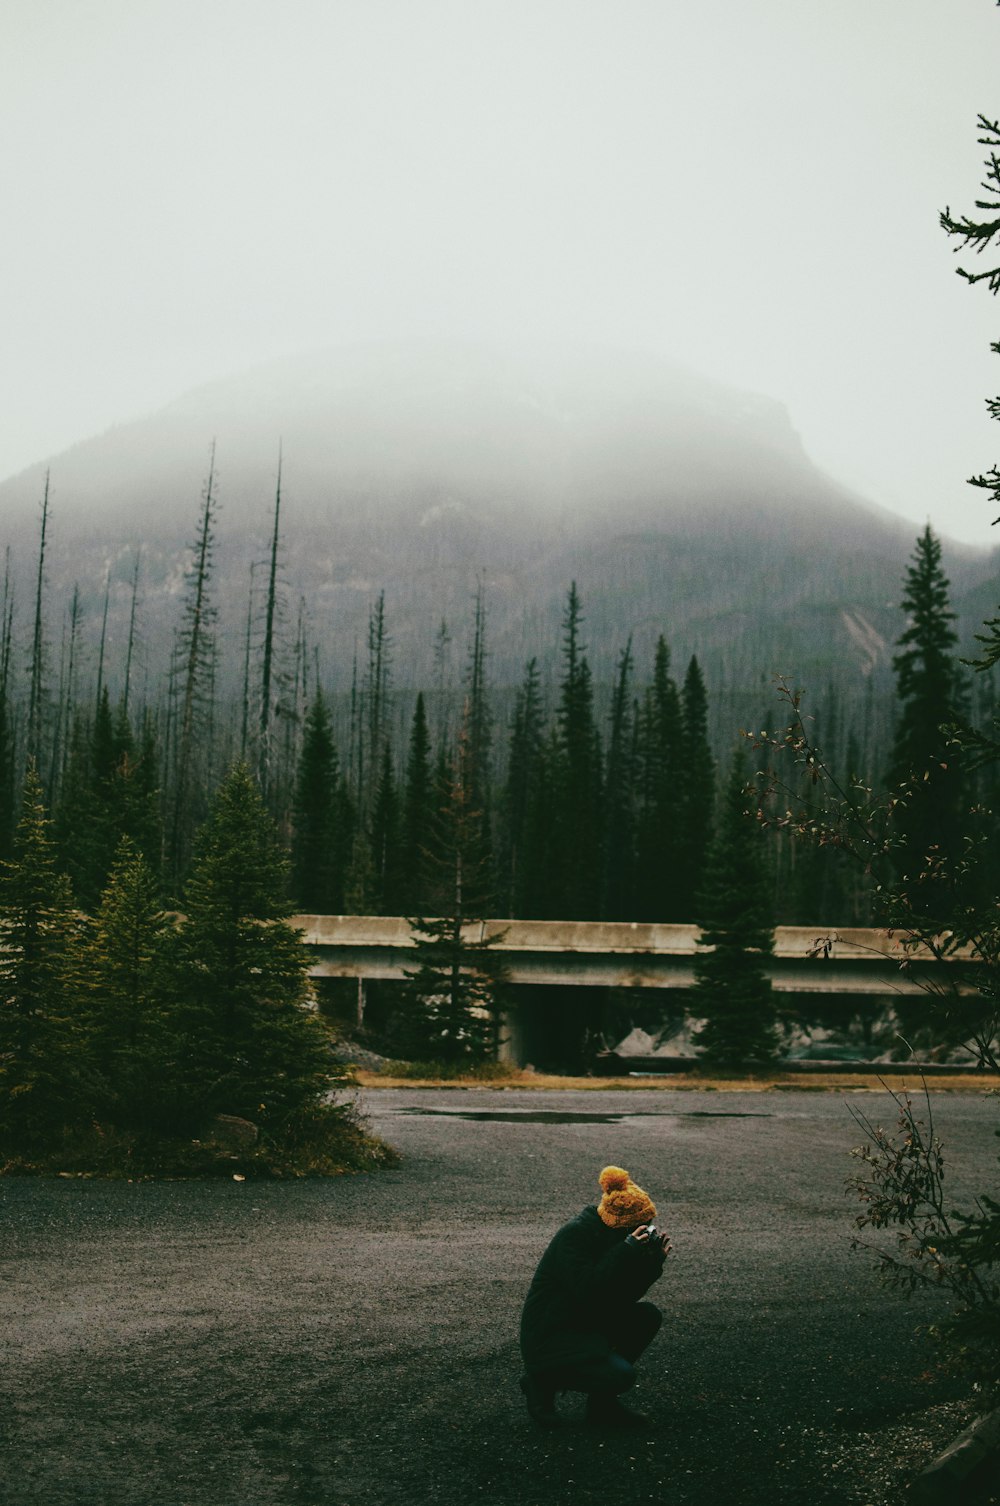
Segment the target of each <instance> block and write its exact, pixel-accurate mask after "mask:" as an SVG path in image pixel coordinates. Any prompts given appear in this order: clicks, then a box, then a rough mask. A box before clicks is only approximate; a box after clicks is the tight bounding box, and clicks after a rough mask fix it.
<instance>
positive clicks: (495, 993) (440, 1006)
mask: <svg viewBox="0 0 1000 1506" xmlns="http://www.w3.org/2000/svg"><path fill="white" fill-rule="evenodd" d="M431 862H432V866H431V870H430V891H429V893H430V899H431V903H432V905H433V913H432V915H430V916H426V915H425V916H414V917H412V918H411V920H410V925H411V927H412V932H413V944H414V948H415V952H416V964H417V965H416V966H415V967H413V968H406V969H404V971H405V973H406V976H407V979H408V980H409V981H408V984H407V990H406V1012H405V1015H404V1019H403V1023H402V1027H401V1029H400V1032H399V1035H400V1044H401V1046H402V1048H403V1049H404V1050H405V1051H406V1052H407V1054H410V1055H413V1056H417V1057H419V1058H423V1059H430V1060H436V1061H445V1062H454V1063H460V1062H469V1063H475V1062H479V1061H483V1060H485V1059H486V1058H488V1057H490V1056H492V1055H495V1053H496V1048H497V1044H498V1041H499V1010H500V991H501V989H502V985H503V982H504V979H505V976H506V970H505V968H504V966H503V962H502V959H501V958H500V957H499V956H498V954H497V953H496V951H495V950H494V948H495V947H496V945H497V943H498V942H499V941H501V940H502V939H503V933H502V932H494V933H489V934H488V933H487V931H486V927H485V924H484V921H485V918H486V916H487V914H488V910H489V901H490V899H491V892H490V874H489V864H488V861H487V859H486V856H485V846H484V837H483V813H482V811H481V809H480V808H479V806H478V805H477V804H476V801H475V796H474V783H473V761H472V751H471V745H470V740H469V735H468V729H467V727H463V729H462V731H461V733H460V734H459V741H458V750H457V754H456V757H455V761H454V764H453V765H452V766H451V767H450V768H449V769H448V772H447V774H446V776H445V778H444V780H443V788H442V803H441V806H440V809H439V811H438V813H437V820H436V822H435V831H434V839H433V856H432V859H431Z"/></svg>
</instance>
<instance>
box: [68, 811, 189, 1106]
mask: <svg viewBox="0 0 1000 1506" xmlns="http://www.w3.org/2000/svg"><path fill="white" fill-rule="evenodd" d="M165 934H166V921H165V917H164V915H163V912H162V909H161V907H160V902H159V893H158V886H157V882H156V878H155V876H154V874H153V871H152V869H151V868H150V867H149V864H148V863H147V862H146V860H145V858H144V857H143V855H142V853H141V852H140V851H139V850H138V848H137V847H136V846H135V845H134V844H133V843H132V841H131V840H130V838H128V837H123V838H122V839H121V842H120V844H119V847H118V851H117V853H116V855H115V859H114V862H113V864H112V868H111V873H110V876H109V879H108V883H107V887H106V888H105V890H104V893H103V895H102V896H101V902H100V905H99V907H98V910H97V914H96V917H95V923H94V931H93V935H92V937H91V938H90V940H89V944H88V946H87V947H86V949H85V952H84V962H85V969H86V995H85V997H86V1014H87V1033H88V1038H89V1054H90V1057H91V1060H92V1062H93V1066H94V1069H95V1072H96V1075H97V1081H98V1084H99V1099H98V1103H97V1107H96V1113H97V1117H98V1120H99V1121H104V1120H105V1119H107V1120H109V1121H110V1122H111V1123H113V1124H115V1125H118V1126H119V1127H122V1128H130V1129H151V1128H160V1127H163V1125H164V1121H165V1119H166V1116H167V1114H168V1113H169V1111H170V1109H171V1108H172V1104H171V1103H170V1102H169V1100H167V1101H164V1096H163V1093H162V1084H163V1080H164V1075H165V1074H166V1075H169V1071H170V1063H171V1055H172V1051H171V1034H170V1027H169V1022H168V1017H167V1015H166V1012H165V1009H164V1002H163V990H162V985H161V973H162V951H163V945H164V937H165Z"/></svg>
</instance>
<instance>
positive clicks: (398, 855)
mask: <svg viewBox="0 0 1000 1506" xmlns="http://www.w3.org/2000/svg"><path fill="white" fill-rule="evenodd" d="M400 819H401V817H400V810H399V797H398V794H397V792H396V776H395V773H394V772H393V767H392V753H391V750H390V749H389V746H388V744H387V745H386V746H385V748H384V749H383V750H382V767H381V770H380V772H379V780H378V784H377V785H376V787H375V802H374V804H373V806H372V815H371V852H372V865H373V868H374V902H375V913H376V914H377V915H398V914H399V911H400V908H401V901H402V898H403V871H402V845H401V835H400Z"/></svg>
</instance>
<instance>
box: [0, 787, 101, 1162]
mask: <svg viewBox="0 0 1000 1506" xmlns="http://www.w3.org/2000/svg"><path fill="white" fill-rule="evenodd" d="M82 942H83V932H82V929H81V922H80V918H79V916H78V915H77V912H76V910H75V908H74V905H73V896H72V892H71V890H70V886H69V881H68V879H67V878H66V877H65V875H63V874H60V873H59V872H58V871H57V868H56V855H55V844H54V842H53V838H52V823H51V822H50V820H49V818H48V815H47V813H46V810H45V805H44V802H43V799H42V785H41V780H40V779H39V777H38V772H37V770H36V768H35V766H34V764H33V763H32V764H30V765H29V767H28V772H27V775H26V777H25V782H24V792H23V799H22V805H21V819H20V821H19V822H18V826H17V830H16V832H15V834H14V844H13V860H12V861H11V862H10V863H5V864H4V865H3V867H2V870H0V1143H2V1144H3V1146H4V1147H5V1148H6V1149H8V1150H9V1151H10V1150H13V1151H15V1152H24V1151H28V1152H30V1151H33V1150H43V1149H45V1148H46V1146H55V1145H56V1144H57V1143H58V1141H59V1138H60V1136H61V1135H62V1133H63V1132H64V1131H65V1130H66V1129H68V1128H72V1127H74V1126H76V1125H78V1124H79V1123H80V1122H81V1121H83V1120H84V1119H85V1118H86V1116H87V1114H88V1113H89V1112H90V1110H91V1107H92V1101H93V1083H92V1074H91V1072H90V1071H89V1067H88V1062H87V1058H86V1054H85V1050H84V1044H85V1043H84V1038H83V1032H82V1028H81V1015H80V1008H79V1005H80V994H81V981H80V974H79V968H78V959H79V957H80V954H81V950H82Z"/></svg>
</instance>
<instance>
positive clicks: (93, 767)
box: [0, 450, 907, 924]
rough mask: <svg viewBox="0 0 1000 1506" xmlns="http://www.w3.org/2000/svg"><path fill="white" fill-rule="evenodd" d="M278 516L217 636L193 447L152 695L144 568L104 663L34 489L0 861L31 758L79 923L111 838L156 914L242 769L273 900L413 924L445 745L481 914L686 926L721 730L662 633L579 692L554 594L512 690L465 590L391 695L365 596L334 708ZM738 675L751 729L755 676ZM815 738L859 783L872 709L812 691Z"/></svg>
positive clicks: (704, 691) (872, 730) (1, 768)
mask: <svg viewBox="0 0 1000 1506" xmlns="http://www.w3.org/2000/svg"><path fill="white" fill-rule="evenodd" d="M281 502H282V497H281V481H280V474H279V478H278V483H277V486H276V492H275V501H274V510H273V527H272V534H271V538H270V541H269V548H268V552H267V555H266V556H265V557H264V558H262V559H261V560H259V561H254V562H251V568H250V570H249V571H248V574H247V578H246V579H245V581H244V593H245V630H244V632H243V633H242V634H241V635H240V639H239V640H234V639H233V637H232V636H230V637H229V638H228V639H227V638H226V637H224V636H222V635H220V633H219V631H218V613H217V607H216V601H217V597H218V594H219V589H220V578H221V577H222V576H223V574H224V573H225V570H226V561H225V559H221V558H219V557H218V554H217V547H216V534H215V525H216V519H217V517H218V515H219V511H220V508H221V506H222V505H223V504H222V499H221V498H220V493H219V489H218V480H217V472H216V463H215V454H214V450H213V453H212V455H211V457H210V462H209V466H208V470H207V473H206V476H205V480H204V485H203V489H202V496H201V500H200V502H199V504H198V507H197V511H196V515H195V524H194V528H193V531H192V535H191V541H190V545H189V548H188V551H187V562H186V566H185V568H184V571H183V574H182V575H181V574H180V573H179V574H178V592H177V601H176V608H175V611H176V621H175V624H174V630H173V635H172V643H171V646H170V652H169V655H168V656H167V659H166V663H165V667H164V670H163V673H162V674H161V676H159V677H158V678H152V677H150V675H149V674H148V672H147V673H146V674H144V675H140V674H138V673H137V668H138V665H139V663H140V660H141V658H142V654H141V652H140V649H141V645H142V639H143V631H144V625H143V606H142V603H143V560H142V556H141V555H140V554H139V553H138V552H137V553H136V554H135V557H134V559H133V561H132V562H131V568H130V572H129V573H130V578H131V593H130V594H131V600H130V613H129V631H128V636H127V639H126V641H125V642H124V643H121V642H120V641H119V643H118V646H117V650H116V651H115V652H112V651H110V650H109V648H108V644H107V641H106V626H105V623H106V618H105V617H101V618H100V619H94V618H90V619H88V618H85V617H83V616H82V614H81V610H80V595H81V588H80V585H79V584H75V585H74V588H73V592H72V595H71V597H70V599H69V600H68V601H61V600H59V599H58V598H55V594H54V593H53V592H52V591H51V589H50V587H49V584H48V579H47V568H46V559H47V553H48V550H49V548H50V546H51V537H52V529H53V526H54V525H53V521H52V513H51V509H50V500H49V490H48V487H46V489H45V492H44V495H43V498H42V499H41V518H40V526H39V535H38V540H37V558H36V569H35V577H34V579H35V584H34V591H33V596H32V600H31V601H30V602H28V603H19V602H18V601H17V600H16V593H15V591H14V589H13V587H12V585H11V581H10V571H9V566H8V572H7V577H6V582H5V588H4V595H3V600H2V607H3V616H2V630H3V631H2V639H0V851H3V850H6V851H10V848H11V843H12V841H13V835H14V828H15V822H16V819H17V811H16V805H17V801H18V800H19V797H20V787H21V782H22V776H23V770H24V768H25V766H26V761H27V760H28V759H29V758H30V759H31V760H32V761H33V764H34V767H35V769H36V770H37V778H38V780H39V788H40V791H41V795H42V798H43V800H44V803H45V807H46V810H47V812H48V813H49V815H50V816H51V819H52V823H53V842H54V852H55V855H56V860H57V862H58V866H59V869H60V871H61V872H64V873H65V874H66V875H67V876H68V877H69V879H70V881H71V883H72V888H73V893H74V898H75V902H76V903H77V904H78V905H80V906H81V907H82V908H83V909H84V910H85V911H86V912H87V913H89V914H94V913H95V912H96V910H97V907H98V906H99V904H100V902H101V896H102V894H103V892H104V889H105V886H106V884H107V882H108V879H109V876H110V874H111V872H112V869H113V866H114V863H115V860H116V854H117V853H118V851H119V848H120V844H121V842H122V841H123V839H127V840H128V841H129V842H130V843H131V844H132V847H133V848H134V850H135V851H136V853H138V854H140V855H141V856H142V858H143V860H144V861H145V862H146V864H148V866H149V871H150V872H151V874H153V875H154V876H155V880H156V882H157V883H158V884H159V885H160V886H161V890H162V893H163V895H164V897H165V899H167V900H169V901H170V902H172V903H175V904H177V903H179V902H180V896H181V893H182V890H183V887H184V884H185V882H186V879H187V876H188V873H189V871H190V864H191V861H192V855H193V851H194V844H195V841H196V838H197V833H198V831H199V829H200V827H201V825H202V823H203V821H204V819H205V817H206V814H207V811H208V809H209V805H210V802H211V800H212V799H213V797H214V793H215V790H216V788H217V786H218V784H219V782H220V780H221V779H222V778H223V777H224V776H225V774H226V771H227V770H228V769H229V768H230V767H231V766H232V765H233V763H234V762H235V761H237V760H240V761H242V762H243V763H245V764H246V766H247V767H248V768H250V769H252V770H253V771H254V776H255V780H256V783H257V786H258V788H259V790H260V794H261V798H262V799H263V801H264V804H265V807H266V809H267V810H268V812H269V815H270V817H271V818H272V819H273V820H274V821H275V822H276V825H277V829H278V831H279V833H280V834H281V838H282V841H283V843H284V845H285V848H286V850H287V852H288V855H289V860H290V881H289V890H288V894H289V898H290V899H291V900H292V902H293V903H294V904H295V905H297V906H298V907H299V908H300V909H302V910H304V911H307V912H308V911H314V912H330V913H342V912H353V913H370V914H404V913H405V914H424V915H426V914H428V913H429V906H430V904H431V900H432V897H433V888H434V883H433V874H434V869H435V863H436V862H437V861H438V859H439V856H440V854H439V853H438V852H437V851H436V849H435V843H436V842H438V840H439V838H438V836H437V835H436V833H438V832H439V830H440V826H441V810H442V806H443V802H444V801H445V797H446V791H447V789H448V781H449V778H450V777H451V776H450V775H449V770H453V769H454V768H455V767H456V760H457V759H458V749H459V738H460V737H461V739H462V740H463V744H462V746H463V750H464V751H463V752H462V754H461V763H462V767H463V769H464V774H463V788H467V791H468V794H469V798H470V800H471V801H472V804H473V806H474V807H475V809H476V810H477V811H478V812H479V813H480V816H479V819H480V820H481V823H482V831H483V838H482V840H483V855H482V859H481V861H482V864H483V865H484V872H485V873H486V875H487V880H486V881H485V883H484V885H483V892H484V904H485V908H486V910H488V911H489V912H490V913H492V914H494V915H510V916H512V917H513V916H523V917H528V918H555V919H558V918H566V919H584V920H598V919H605V918H606V919H618V920H623V919H635V920H650V921H652V920H664V921H672V920H677V921H683V920H691V919H692V918H693V911H692V905H693V896H694V895H695V894H696V893H697V892H698V890H699V887H700V879H701V874H702V871H703V868H704V864H705V862H706V855H707V852H708V849H709V844H710V841H711V838H712V832H713V826H714V804H715V786H716V782H717V781H716V767H717V763H718V762H719V761H720V759H721V760H722V761H724V762H728V758H729V753H730V751H731V747H732V742H733V738H734V737H735V736H736V735H737V734H738V731H739V725H738V724H736V725H734V724H733V723H732V722H729V723H728V725H727V735H726V738H725V740H724V741H723V742H721V743H719V740H718V739H717V738H716V742H717V743H718V746H715V747H713V737H712V730H711V729H712V726H713V723H714V724H717V723H718V721H719V720H720V718H722V717H723V716H724V714H725V713H724V706H725V704H726V700H727V697H728V696H729V695H730V693H731V687H728V686H723V687H719V686H713V685H712V684H711V683H710V682H709V681H708V679H707V677H706V675H705V673H704V671H703V668H702V666H701V664H700V662H699V659H698V657H697V655H692V656H690V657H689V659H688V660H687V661H686V662H685V663H684V664H682V665H680V666H678V667H677V668H675V665H674V662H673V654H672V651H671V645H670V642H669V638H668V633H667V628H668V627H669V625H668V624H664V630H663V631H661V632H660V633H659V634H658V635H657V636H656V638H655V641H654V642H653V645H652V651H651V654H650V656H649V657H648V658H646V657H645V656H640V654H639V653H638V652H637V650H636V648H635V644H634V641H633V639H632V638H631V637H629V638H628V639H627V640H626V641H625V642H624V643H623V644H622V645H621V648H620V651H619V655H618V661H617V665H616V668H615V672H614V676H613V678H610V677H609V678H608V679H606V680H604V681H599V680H598V679H597V678H596V677H595V674H594V672H593V669H592V665H591V659H590V650H589V637H590V632H589V630H590V622H589V618H588V610H587V603H586V601H585V600H584V599H583V597H582V594H581V592H580V590H579V588H578V586H577V584H576V582H574V581H570V582H568V583H567V587H566V592H565V601H564V609H563V618H562V623H561V626H560V629H559V632H558V638H557V642H556V643H555V644H552V643H550V642H544V641H540V642H539V643H538V644H537V652H536V653H535V654H533V655H532V656H531V657H529V659H528V661H527V662H526V664H525V666H524V672H523V678H522V680H521V683H520V685H514V686H512V685H509V684H496V683H494V681H493V678H492V674H491V669H492V651H491V640H490V620H491V602H490V598H489V594H488V591H487V587H486V583H485V579H484V577H482V576H480V577H479V579H478V580H477V582H476V584H475V586H474V589H473V590H472V591H470V594H469V598H468V601H467V610H466V616H465V620H464V621H462V622H454V623H448V622H446V621H441V622H440V625H439V627H438V630H437V634H436V641H435V643H434V645H433V646H432V649H433V655H434V660H435V664H436V670H435V674H434V676H433V678H432V679H431V680H429V681H428V683H426V684H424V685H418V686H414V684H413V678H412V674H410V673H409V671H408V667H407V665H406V664H405V663H404V662H402V655H401V652H400V650H399V648H398V646H397V644H396V641H395V639H394V635H393V621H392V603H391V601H390V600H389V599H388V597H387V594H386V592H385V591H384V590H383V591H378V592H377V593H374V594H373V596H372V598H371V601H370V605H369V609H368V615H367V621H366V622H365V623H363V624H359V632H358V634H357V637H356V639H355V642H354V644H353V645H351V647H350V649H349V650H348V652H349V654H350V660H351V667H350V674H349V683H350V689H349V691H345V690H344V689H340V690H337V689H331V688H330V686H329V682H330V681H331V680H333V681H334V684H336V683H337V682H339V683H340V684H341V685H343V684H344V681H345V679H346V678H347V677H346V675H345V669H344V666H343V665H340V666H339V667H338V669H337V672H336V674H335V673H334V671H333V667H332V666H329V665H328V664H327V663H326V662H325V659H324V655H323V653H322V652H321V648H320V643H319V641H318V640H319V636H320V634H321V632H322V625H321V624H320V623H319V622H317V620H316V615H315V613H314V611H313V610H312V608H311V605H310V603H309V602H308V601H307V600H305V599H303V598H300V602H299V606H298V610H297V613H295V614H294V616H293V614H292V612H291V611H290V610H289V602H290V600H291V599H293V586H292V583H291V582H289V581H288V580H287V579H286V576H285V571H284V569H283V566H282V544H283V535H282V531H281V530H282V527H283V524H282V521H281ZM228 589H229V590H230V591H231V590H232V582H231V581H230V582H229V583H228ZM904 605H907V603H904ZM314 635H315V636H314ZM647 639H648V635H647ZM57 643H58V644H59V651H58V654H56V653H55V651H54V645H55V644H57ZM345 647H346V646H345ZM326 657H327V658H328V657H329V655H328V653H327V655H326ZM546 663H547V664H549V665H550V666H551V668H550V671H549V672H548V673H545V672H543V670H542V669H541V668H540V666H541V665H542V664H546ZM759 679H760V704H761V712H760V714H761V715H764V714H766V710H767V700H768V697H769V695H770V686H769V683H768V677H767V675H766V673H765V671H764V670H763V668H762V670H761V673H760V677H759ZM720 701H722V702H723V707H720V705H719V702H720ZM821 720H822V723H823V729H824V735H825V736H826V737H827V738H829V739H830V740H832V741H833V742H834V743H835V744H836V747H837V749H838V751H841V752H843V753H845V754H846V753H847V752H848V751H850V752H851V754H852V756H853V757H857V758H859V759H861V760H862V762H863V765H864V768H863V771H862V772H865V773H866V774H868V775H874V774H875V773H876V771H877V770H878V769H879V767H880V765H884V764H885V763H886V762H887V761H888V759H889V757H890V749H889V747H888V745H887V743H886V741H885V734H886V732H887V730H888V729H887V723H888V720H889V718H888V717H887V716H886V714H885V708H884V707H882V708H881V724H879V721H880V719H879V718H878V717H875V716H873V715H872V713H871V708H870V707H869V708H866V707H865V706H864V703H863V701H862V700H861V699H860V697H859V696H857V695H856V696H854V697H853V698H851V699H850V700H849V702H848V704H846V705H844V704H841V703H840V701H839V700H838V697H837V694H836V692H835V691H834V690H833V689H832V688H831V689H830V690H829V691H828V694H827V700H826V703H825V705H824V709H823V713H822V717H821ZM751 725H752V723H751ZM880 731H881V733H882V736H881V738H880V737H879V733H880ZM900 735H902V734H900ZM830 866H831V870H832V867H833V864H832V863H831V865H830ZM771 888H772V901H773V907H774V913H775V917H776V919H777V920H778V921H779V922H786V923H788V922H795V921H803V922H806V923H812V922H814V921H815V922H820V921H821V922H823V923H826V924H845V923H849V922H852V921H853V922H862V921H864V920H865V919H866V918H867V909H866V896H865V895H864V894H863V893H862V892H860V891H858V890H857V889H854V890H850V889H848V888H845V887H844V886H838V884H837V882H836V881H835V879H833V878H829V877H828V876H827V875H826V874H825V872H824V875H823V876H822V877H818V876H817V872H816V871H815V869H810V870H808V871H807V865H804V864H802V863H797V862H796V860H795V858H794V855H793V854H791V853H790V852H788V853H785V852H782V851H779V852H778V853H777V855H776V859H775V862H774V864H773V879H772V880H771Z"/></svg>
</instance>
